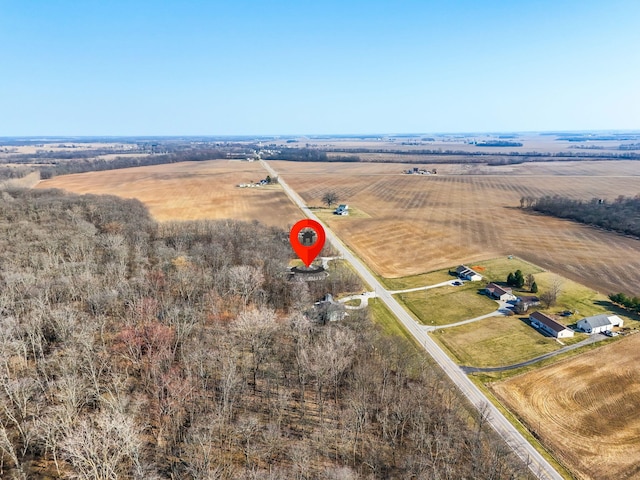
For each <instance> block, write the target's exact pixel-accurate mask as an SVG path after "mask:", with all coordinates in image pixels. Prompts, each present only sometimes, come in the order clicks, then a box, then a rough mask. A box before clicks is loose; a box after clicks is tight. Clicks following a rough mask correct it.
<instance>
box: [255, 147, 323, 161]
mask: <svg viewBox="0 0 640 480" xmlns="http://www.w3.org/2000/svg"><path fill="white" fill-rule="evenodd" d="M262 158H264V159H265V160H289V161H293V162H327V161H328V159H327V153H326V152H325V151H323V150H318V149H315V148H283V149H281V150H279V151H277V152H273V153H267V154H264V155H263V156H262Z"/></svg>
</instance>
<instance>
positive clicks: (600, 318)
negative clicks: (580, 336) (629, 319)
mask: <svg viewBox="0 0 640 480" xmlns="http://www.w3.org/2000/svg"><path fill="white" fill-rule="evenodd" d="M623 323H624V322H623V321H622V319H621V318H620V317H618V316H617V315H607V314H606V313H601V314H600V315H594V316H593V317H586V318H583V319H582V320H580V321H579V322H578V323H577V327H578V328H579V329H580V330H582V331H583V332H586V333H601V332H608V331H611V330H613V327H621V326H622V325H623Z"/></svg>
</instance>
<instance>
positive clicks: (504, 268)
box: [467, 256, 544, 286]
mask: <svg viewBox="0 0 640 480" xmlns="http://www.w3.org/2000/svg"><path fill="white" fill-rule="evenodd" d="M467 266H468V267H471V268H474V267H476V266H478V267H480V268H477V269H476V271H477V272H478V273H479V274H480V275H482V276H483V277H484V280H485V281H487V282H506V281H507V276H508V275H509V273H510V272H515V271H516V270H520V271H522V274H523V275H524V276H525V277H526V276H527V275H528V274H529V273H531V274H533V275H534V276H535V277H536V280H537V278H538V274H539V273H542V272H544V270H543V269H542V268H540V267H538V266H537V265H534V264H532V263H529V262H525V261H524V260H521V259H520V258H517V257H512V258H509V257H508V256H505V257H499V258H493V259H491V260H483V261H482V262H475V263H472V264H471V265H467ZM538 286H539V285H538Z"/></svg>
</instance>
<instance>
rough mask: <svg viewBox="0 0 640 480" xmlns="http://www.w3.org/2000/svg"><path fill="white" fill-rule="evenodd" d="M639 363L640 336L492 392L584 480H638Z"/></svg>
mask: <svg viewBox="0 0 640 480" xmlns="http://www.w3.org/2000/svg"><path fill="white" fill-rule="evenodd" d="M639 361H640V335H634V336H632V337H629V338H626V339H624V340H622V341H620V342H616V343H614V344H611V345H608V346H605V347H602V348H599V349H598V350H597V351H593V352H589V353H586V354H583V355H580V356H579V357H576V358H573V359H570V360H565V361H563V362H560V363H558V364H555V365H552V366H549V367H545V368H542V369H539V370H535V371H533V372H530V373H527V374H524V375H521V376H518V377H515V378H512V379H509V380H506V381H504V382H501V383H497V384H494V385H493V386H492V389H493V390H494V391H495V392H496V393H497V394H498V396H499V397H500V398H501V399H502V400H503V401H504V402H505V403H506V404H507V405H509V406H510V407H511V408H512V409H514V410H516V411H518V412H520V415H521V416H522V417H523V420H524V421H525V423H526V424H527V425H528V427H529V428H530V429H531V430H533V431H535V432H536V434H537V435H538V436H539V437H540V438H541V439H542V440H543V441H544V442H545V443H547V444H548V445H550V446H552V448H553V450H554V451H555V452H560V453H559V455H560V457H561V459H562V461H563V462H564V463H565V464H567V465H568V466H569V467H570V468H571V469H572V471H574V472H576V473H577V474H578V476H579V478H585V479H603V480H606V479H616V480H617V479H627V478H637V475H638V474H639V473H640V466H639V463H638V462H639V461H640V449H639V448H638V438H640V372H639V371H638V369H637V365H638V362H639ZM612 365H615V368H611V366H612ZM550 382H552V383H553V385H554V388H553V389H549V388H548V386H549V383H550Z"/></svg>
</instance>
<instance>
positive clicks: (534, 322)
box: [529, 312, 573, 338]
mask: <svg viewBox="0 0 640 480" xmlns="http://www.w3.org/2000/svg"><path fill="white" fill-rule="evenodd" d="M529 321H530V322H531V326H533V327H535V328H537V329H538V330H542V331H543V332H546V333H548V334H549V335H551V336H552V337H556V338H567V337H573V330H569V329H568V328H567V327H565V326H564V325H562V324H561V323H558V322H556V321H555V320H554V319H553V318H551V317H550V316H549V315H545V314H544V313H541V312H533V313H532V314H531V315H529Z"/></svg>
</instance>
